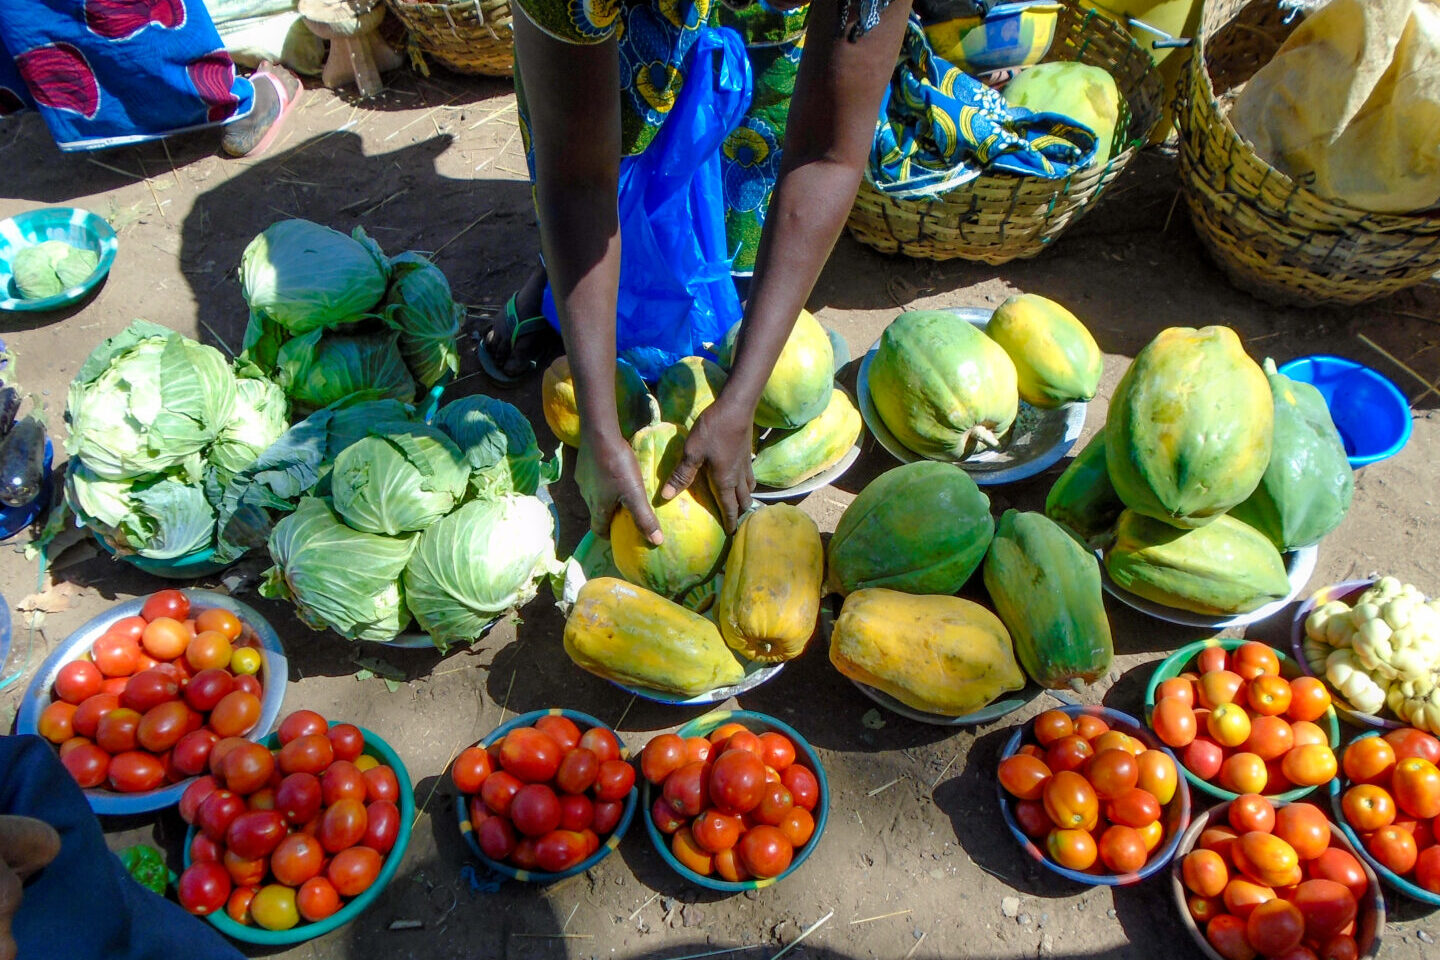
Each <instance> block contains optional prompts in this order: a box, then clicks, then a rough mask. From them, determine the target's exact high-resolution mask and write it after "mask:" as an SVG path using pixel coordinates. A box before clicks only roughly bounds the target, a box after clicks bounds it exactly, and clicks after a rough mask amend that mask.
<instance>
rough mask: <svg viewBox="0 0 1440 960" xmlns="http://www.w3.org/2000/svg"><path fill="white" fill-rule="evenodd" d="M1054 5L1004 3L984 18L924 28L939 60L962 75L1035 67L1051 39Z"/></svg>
mask: <svg viewBox="0 0 1440 960" xmlns="http://www.w3.org/2000/svg"><path fill="white" fill-rule="evenodd" d="M1059 14H1060V4H1058V3H1005V4H1001V5H1000V6H997V7H994V8H993V9H991V11H990V15H989V16H988V17H985V18H983V19H982V18H980V17H962V18H960V19H958V20H947V21H945V22H944V23H937V24H934V25H933V26H928V27H926V28H925V36H926V37H927V38H928V39H929V40H930V46H931V47H932V48H933V49H934V50H935V53H936V54H937V55H939V56H940V57H942V58H944V59H946V60H948V61H950V62H951V63H953V64H954V65H955V66H957V67H959V68H960V69H961V70H964V71H965V72H966V73H972V74H973V73H987V72H989V71H991V70H1003V69H1006V68H1008V67H1028V66H1031V65H1032V64H1036V63H1039V62H1040V61H1041V60H1042V59H1044V57H1045V54H1046V53H1048V52H1049V51H1050V44H1051V43H1052V42H1053V41H1054V39H1055V24H1056V18H1057V17H1058V16H1059Z"/></svg>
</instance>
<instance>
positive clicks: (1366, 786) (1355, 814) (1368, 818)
mask: <svg viewBox="0 0 1440 960" xmlns="http://www.w3.org/2000/svg"><path fill="white" fill-rule="evenodd" d="M1340 810H1341V812H1343V813H1344V814H1345V819H1346V821H1347V822H1349V824H1350V826H1352V827H1354V828H1355V829H1356V830H1359V831H1360V832H1361V833H1370V832H1371V831H1373V830H1379V829H1380V828H1381V827H1388V826H1390V824H1392V823H1394V822H1395V800H1394V799H1393V798H1392V797H1391V796H1390V794H1389V792H1388V791H1387V790H1386V789H1385V788H1384V787H1382V786H1379V785H1377V784H1373V783H1361V784H1357V785H1356V786H1353V787H1351V788H1350V789H1349V790H1346V791H1345V795H1344V796H1343V797H1341V798H1340Z"/></svg>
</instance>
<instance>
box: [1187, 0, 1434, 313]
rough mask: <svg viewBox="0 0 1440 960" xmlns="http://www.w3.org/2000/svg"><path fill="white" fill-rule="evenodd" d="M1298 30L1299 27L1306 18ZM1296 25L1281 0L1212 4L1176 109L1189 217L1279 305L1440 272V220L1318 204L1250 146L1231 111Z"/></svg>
mask: <svg viewBox="0 0 1440 960" xmlns="http://www.w3.org/2000/svg"><path fill="white" fill-rule="evenodd" d="M1297 22H1298V21H1297ZM1294 27H1295V24H1294V23H1291V24H1287V23H1285V14H1284V12H1283V11H1281V10H1279V9H1278V8H1277V6H1276V4H1275V2H1274V0H1254V2H1250V0H1209V2H1208V3H1207V4H1206V9H1205V14H1204V17H1203V19H1202V21H1201V26H1200V35H1199V37H1198V39H1197V43H1198V44H1199V48H1198V49H1199V55H1197V56H1195V57H1193V58H1192V59H1191V63H1190V66H1189V68H1188V69H1187V71H1186V77H1185V81H1184V83H1183V85H1182V87H1181V90H1180V96H1179V100H1178V101H1177V103H1176V119H1177V122H1178V123H1179V127H1180V141H1181V142H1180V175H1181V181H1182V188H1183V190H1184V193H1185V199H1186V202H1187V204H1188V205H1189V208H1190V218H1191V220H1192V221H1193V222H1194V224H1195V231H1196V233H1198V234H1199V235H1200V239H1201V240H1202V241H1203V242H1204V244H1205V246H1206V248H1207V249H1209V251H1210V253H1211V255H1212V256H1213V257H1214V259H1215V261H1216V263H1218V264H1219V265H1220V268H1221V269H1222V270H1223V271H1224V272H1225V274H1226V275H1227V276H1228V277H1229V278H1230V280H1231V282H1233V283H1234V284H1235V285H1236V286H1237V287H1239V288H1241V289H1242V290H1245V291H1248V292H1249V293H1252V294H1254V295H1255V296H1257V297H1260V298H1261V299H1263V300H1266V301H1267V302H1270V303H1275V304H1301V305H1320V304H1355V303H1362V302H1364V301H1366V300H1372V299H1375V298H1377V297H1383V296H1388V295H1390V294H1392V293H1395V292H1396V291H1397V290H1403V289H1404V288H1406V287H1409V286H1414V285H1415V284H1418V283H1422V282H1424V281H1425V280H1427V279H1428V278H1429V277H1430V276H1431V275H1432V274H1434V273H1435V272H1436V271H1437V270H1440V215H1435V214H1432V215H1430V216H1409V215H1396V214H1377V213H1369V212H1367V211H1364V210H1359V209H1357V208H1355V207H1351V206H1347V205H1346V204H1343V203H1339V202H1337V201H1334V200H1326V199H1325V198H1323V197H1320V196H1317V195H1316V194H1314V193H1312V192H1311V191H1309V190H1307V189H1306V188H1305V187H1303V186H1301V185H1300V184H1298V183H1296V182H1295V181H1294V180H1291V179H1290V178H1289V177H1288V176H1286V175H1285V174H1283V173H1281V172H1280V171H1279V170H1276V169H1275V168H1274V167H1272V166H1270V165H1269V164H1268V163H1266V162H1265V161H1264V160H1262V159H1260V157H1258V156H1257V155H1256V154H1255V151H1254V150H1252V149H1251V148H1250V146H1249V145H1248V144H1247V143H1245V141H1243V140H1241V139H1240V137H1239V136H1238V135H1237V134H1236V133H1235V128H1234V127H1232V126H1231V125H1230V120H1229V111H1230V106H1231V103H1232V102H1233V100H1234V95H1235V94H1236V93H1238V92H1239V90H1238V88H1239V87H1240V86H1241V85H1243V84H1244V83H1245V82H1246V81H1248V80H1249V79H1250V78H1251V77H1252V76H1254V75H1255V73H1256V71H1257V70H1259V69H1260V67H1261V66H1263V65H1264V64H1266V63H1268V62H1269V61H1270V60H1271V58H1272V57H1274V55H1275V52H1276V51H1277V50H1278V49H1279V47H1280V44H1281V43H1282V42H1283V41H1284V40H1285V38H1286V37H1288V36H1289V35H1290V32H1291V30H1293V29H1294Z"/></svg>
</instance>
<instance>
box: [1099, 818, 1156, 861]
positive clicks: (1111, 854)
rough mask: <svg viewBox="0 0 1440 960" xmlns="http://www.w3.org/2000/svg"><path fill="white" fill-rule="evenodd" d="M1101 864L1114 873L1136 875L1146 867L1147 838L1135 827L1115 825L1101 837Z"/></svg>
mask: <svg viewBox="0 0 1440 960" xmlns="http://www.w3.org/2000/svg"><path fill="white" fill-rule="evenodd" d="M1099 847H1100V862H1101V863H1103V864H1105V866H1106V867H1108V868H1109V869H1110V870H1111V872H1113V873H1134V872H1135V871H1137V870H1139V869H1140V868H1141V867H1143V866H1145V857H1146V854H1147V853H1148V852H1149V851H1147V850H1146V849H1145V838H1144V837H1142V836H1141V835H1140V831H1139V830H1136V829H1135V828H1134V827H1126V826H1121V825H1118V824H1117V825H1115V826H1113V827H1107V828H1106V829H1105V832H1104V833H1102V834H1101V835H1100V844H1099Z"/></svg>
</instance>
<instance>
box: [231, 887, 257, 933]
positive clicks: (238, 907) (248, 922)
mask: <svg viewBox="0 0 1440 960" xmlns="http://www.w3.org/2000/svg"><path fill="white" fill-rule="evenodd" d="M259 890H260V888H259V887H236V888H235V889H234V890H231V891H230V899H228V900H226V901H225V915H226V916H227V917H229V918H230V919H231V920H234V921H235V922H236V923H238V924H240V925H241V926H246V927H249V926H253V925H254V923H255V919H254V918H253V917H251V916H250V901H251V900H254V899H255V894H256V893H258V892H259Z"/></svg>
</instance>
